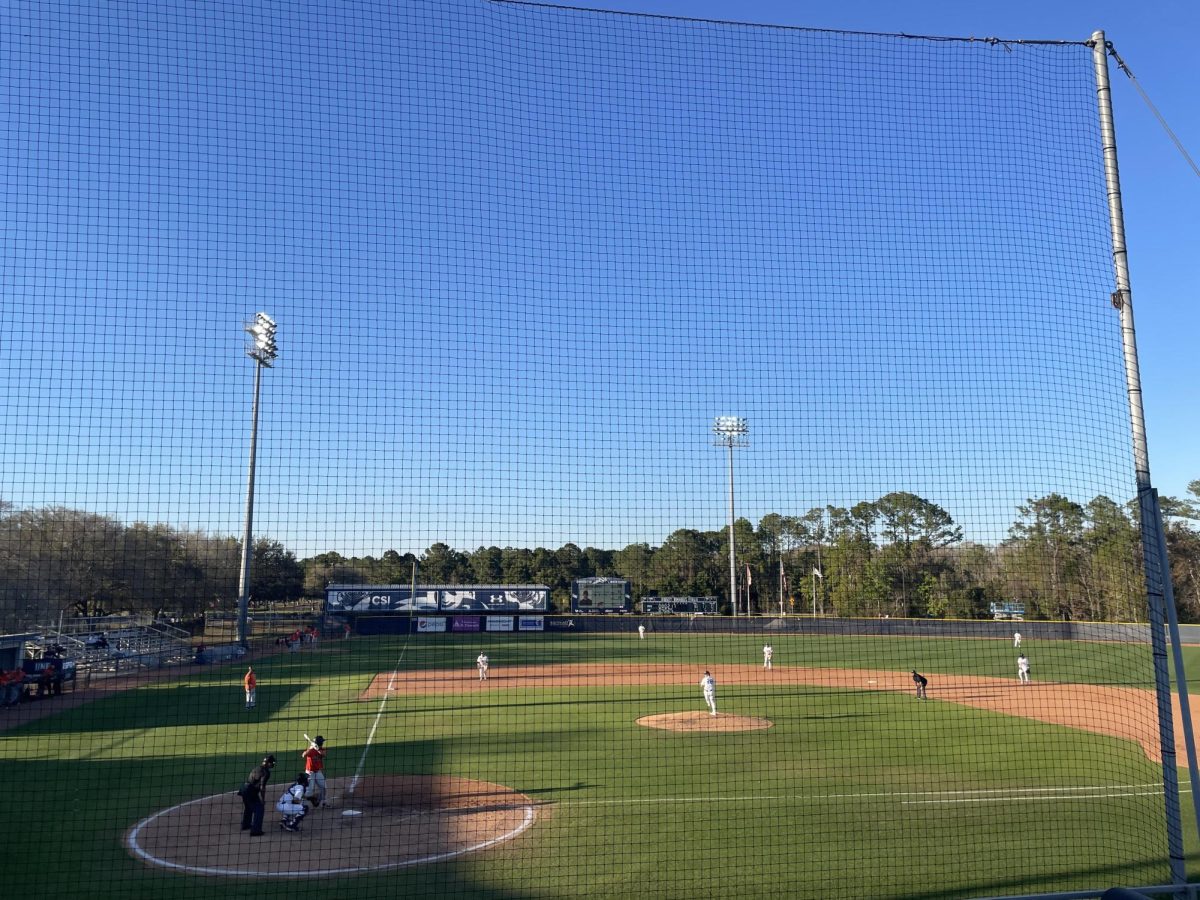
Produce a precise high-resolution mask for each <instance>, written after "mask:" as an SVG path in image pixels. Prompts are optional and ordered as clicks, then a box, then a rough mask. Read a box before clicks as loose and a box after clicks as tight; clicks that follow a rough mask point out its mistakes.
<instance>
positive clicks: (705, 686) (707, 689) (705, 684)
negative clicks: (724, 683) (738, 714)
mask: <svg viewBox="0 0 1200 900" xmlns="http://www.w3.org/2000/svg"><path fill="white" fill-rule="evenodd" d="M700 689H701V690H702V691H704V702H705V704H706V705H707V706H708V711H709V712H710V713H711V714H712V715H714V716H715V715H716V714H717V680H716V679H715V678H713V677H712V672H710V671H708V670H707V669H705V670H704V677H703V678H701V679H700Z"/></svg>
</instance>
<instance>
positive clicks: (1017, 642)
mask: <svg viewBox="0 0 1200 900" xmlns="http://www.w3.org/2000/svg"><path fill="white" fill-rule="evenodd" d="M1013 646H1014V647H1020V646H1021V632H1019V631H1014V632H1013Z"/></svg>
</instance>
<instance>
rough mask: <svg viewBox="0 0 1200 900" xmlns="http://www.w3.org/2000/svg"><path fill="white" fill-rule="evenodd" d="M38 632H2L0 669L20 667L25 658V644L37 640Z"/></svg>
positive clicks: (0, 636) (0, 638) (0, 639)
mask: <svg viewBox="0 0 1200 900" xmlns="http://www.w3.org/2000/svg"><path fill="white" fill-rule="evenodd" d="M38 637H39V635H36V634H0V670H3V671H5V672H7V671H8V670H9V669H16V668H19V667H20V666H21V664H22V662H24V660H25V645H26V644H28V643H29V642H30V641H36V640H37V639H38Z"/></svg>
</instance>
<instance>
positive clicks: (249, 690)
mask: <svg viewBox="0 0 1200 900" xmlns="http://www.w3.org/2000/svg"><path fill="white" fill-rule="evenodd" d="M242 684H243V685H244V686H245V688H246V709H254V695H255V692H256V691H257V690H258V678H257V677H255V675H254V667H253V666H250V667H248V668H247V669H246V674H245V676H244V677H243V678H242Z"/></svg>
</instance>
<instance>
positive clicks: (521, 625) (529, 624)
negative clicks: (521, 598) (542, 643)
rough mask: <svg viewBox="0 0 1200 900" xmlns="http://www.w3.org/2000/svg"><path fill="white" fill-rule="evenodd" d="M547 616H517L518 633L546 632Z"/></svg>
mask: <svg viewBox="0 0 1200 900" xmlns="http://www.w3.org/2000/svg"><path fill="white" fill-rule="evenodd" d="M545 622H546V617H545V616H517V631H544V630H545Z"/></svg>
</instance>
